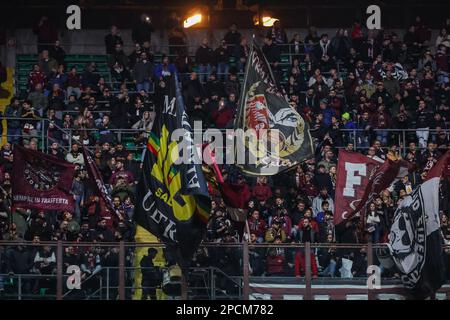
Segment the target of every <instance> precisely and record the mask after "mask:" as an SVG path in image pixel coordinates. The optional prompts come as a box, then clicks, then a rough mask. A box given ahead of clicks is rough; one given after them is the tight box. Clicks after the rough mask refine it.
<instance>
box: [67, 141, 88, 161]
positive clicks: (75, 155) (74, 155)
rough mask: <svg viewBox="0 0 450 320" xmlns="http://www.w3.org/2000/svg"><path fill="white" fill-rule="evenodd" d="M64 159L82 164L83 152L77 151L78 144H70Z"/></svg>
mask: <svg viewBox="0 0 450 320" xmlns="http://www.w3.org/2000/svg"><path fill="white" fill-rule="evenodd" d="M66 160H67V161H68V162H70V163H73V164H75V165H80V166H82V165H84V157H83V154H82V153H81V152H80V151H79V145H78V144H76V143H74V144H72V149H71V151H70V152H69V153H68V154H67V156H66Z"/></svg>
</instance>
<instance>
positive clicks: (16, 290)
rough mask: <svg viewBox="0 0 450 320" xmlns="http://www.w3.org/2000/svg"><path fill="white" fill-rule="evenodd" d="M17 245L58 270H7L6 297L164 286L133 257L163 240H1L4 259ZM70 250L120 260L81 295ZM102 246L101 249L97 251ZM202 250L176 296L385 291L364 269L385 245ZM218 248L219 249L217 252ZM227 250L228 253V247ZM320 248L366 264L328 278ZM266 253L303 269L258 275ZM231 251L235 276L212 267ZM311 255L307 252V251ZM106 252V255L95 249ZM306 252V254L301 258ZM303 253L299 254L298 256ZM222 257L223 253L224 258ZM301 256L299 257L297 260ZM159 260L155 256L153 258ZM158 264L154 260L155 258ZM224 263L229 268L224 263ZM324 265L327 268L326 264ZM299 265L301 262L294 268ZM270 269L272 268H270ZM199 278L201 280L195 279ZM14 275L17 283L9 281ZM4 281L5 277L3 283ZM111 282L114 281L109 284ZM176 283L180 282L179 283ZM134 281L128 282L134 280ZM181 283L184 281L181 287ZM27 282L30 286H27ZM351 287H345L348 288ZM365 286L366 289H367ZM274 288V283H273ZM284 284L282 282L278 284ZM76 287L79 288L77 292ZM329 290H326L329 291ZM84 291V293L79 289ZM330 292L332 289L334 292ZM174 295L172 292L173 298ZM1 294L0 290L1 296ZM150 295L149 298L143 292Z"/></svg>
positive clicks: (385, 281) (109, 294)
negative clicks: (149, 278)
mask: <svg viewBox="0 0 450 320" xmlns="http://www.w3.org/2000/svg"><path fill="white" fill-rule="evenodd" d="M18 247H25V248H29V249H30V250H32V249H34V250H35V251H33V252H39V250H40V248H43V247H47V248H50V249H47V252H53V254H55V256H56V263H55V266H54V268H55V269H56V272H55V273H51V274H44V275H42V274H20V275H19V274H16V275H15V274H11V273H3V274H0V284H3V288H4V289H5V291H7V292H6V293H5V292H4V293H3V298H5V299H6V298H10V299H11V298H15V299H58V300H62V299H65V298H67V299H80V298H83V299H116V298H119V299H120V300H124V299H131V298H132V297H133V296H134V297H135V298H139V297H138V296H136V294H137V292H138V291H140V290H142V289H143V288H144V289H149V288H151V289H155V290H156V289H158V290H162V289H163V287H162V284H161V283H159V284H148V283H143V282H138V281H137V280H138V279H136V277H137V273H138V272H141V271H142V270H145V269H146V267H140V266H136V261H138V260H137V259H135V258H136V257H137V256H136V254H137V250H139V249H144V250H145V249H148V248H155V249H157V250H161V249H163V250H165V249H166V247H165V245H164V244H162V243H132V242H126V243H125V242H119V243H117V242H111V243H105V242H92V243H91V242H65V241H64V242H63V241H57V242H40V243H36V242H34V243H33V242H24V241H2V242H0V249H1V250H2V252H4V255H5V257H6V259H8V257H9V254H10V253H11V252H13V251H14V250H15V249H16V248H18ZM69 247H70V248H72V249H73V250H78V253H79V254H80V255H81V254H82V253H84V254H86V253H88V254H89V253H91V252H101V250H103V251H104V252H109V251H108V250H112V249H113V248H114V250H115V252H116V253H117V258H118V259H117V261H116V260H115V261H116V262H115V266H112V265H105V266H103V265H102V266H101V269H99V271H98V272H97V273H96V276H92V277H88V278H87V279H85V280H84V281H83V282H82V283H81V289H80V290H88V289H86V288H84V287H85V286H88V285H87V284H86V283H87V282H88V281H90V280H93V279H95V281H94V282H92V283H90V285H89V289H90V290H89V291H88V292H87V293H86V292H85V293H84V294H77V293H76V292H75V294H74V291H73V290H68V289H65V283H66V281H67V278H68V277H69V276H70V274H65V273H64V269H65V265H66V264H67V263H66V262H65V260H64V259H65V258H64V252H67V251H66V249H68V248H69ZM97 248H98V251H97ZM200 249H202V250H205V252H207V253H208V254H209V255H210V257H211V260H210V263H211V264H210V265H205V266H199V267H192V268H190V269H189V271H188V272H183V273H182V276H181V279H178V280H173V281H174V282H172V280H171V279H170V278H168V279H170V281H167V282H166V283H169V282H170V283H171V284H177V285H180V290H181V294H179V293H176V294H174V295H173V296H172V298H174V299H179V298H180V297H182V298H183V299H244V300H247V299H255V298H256V297H257V296H258V295H259V294H260V293H261V291H260V289H258V288H263V287H264V283H267V282H268V281H269V282H271V283H274V282H277V281H284V282H286V281H288V283H289V285H287V286H286V288H289V287H293V286H295V287H296V288H297V289H298V290H299V292H300V293H301V295H302V296H303V299H305V300H310V299H314V296H315V294H321V292H324V289H323V288H324V286H325V287H326V286H329V287H330V288H332V287H333V286H336V285H338V286H340V289H342V290H344V291H345V290H347V291H349V292H350V291H352V290H353V289H351V288H352V287H354V286H355V285H357V286H359V287H360V289H359V291H361V292H362V293H363V294H366V295H367V298H368V299H376V298H377V295H378V294H379V293H380V292H381V291H377V288H372V287H370V286H368V285H367V280H368V277H369V276H370V275H371V273H370V272H369V271H368V269H367V270H366V267H365V266H367V267H368V266H372V265H379V262H377V263H375V257H376V256H378V253H376V252H377V251H378V250H380V249H386V245H385V244H372V243H365V244H338V243H309V242H306V243H289V244H288V243H285V244H274V243H270V244H269V243H265V244H257V243H251V244H250V243H248V242H242V243H202V244H201V245H200ZM443 249H444V250H445V251H448V250H450V246H449V245H444V246H443ZM217 250H218V251H217ZM224 250H225V251H224ZM320 250H335V251H336V252H341V254H340V255H341V256H342V257H344V258H346V259H347V258H348V259H351V256H352V254H356V253H361V254H362V255H363V257H364V260H363V261H365V266H364V265H363V266H362V267H363V270H362V271H359V273H357V274H355V278H353V279H352V278H348V277H347V278H340V279H337V278H332V277H329V276H323V275H321V276H320V277H317V265H318V264H319V263H318V262H317V259H318V258H317V257H318V255H319V252H320ZM258 251H259V252H262V253H263V256H264V257H269V256H271V255H273V254H275V255H279V254H282V255H284V256H285V257H286V259H288V257H289V256H290V257H294V256H295V258H294V259H295V260H296V261H295V262H294V263H295V264H296V265H297V263H299V264H301V266H300V267H299V270H300V272H301V274H300V273H297V270H296V271H295V272H296V274H295V275H289V274H280V273H276V274H275V273H273V271H271V274H268V275H258V274H255V272H256V271H255V270H256V269H255V268H256V264H255V263H256V262H255V260H254V259H253V258H252V257H253V253H255V252H258ZM227 252H228V253H232V254H233V256H234V257H235V259H237V260H234V261H231V260H230V261H229V263H230V264H233V263H236V262H237V265H238V268H239V270H237V274H234V275H230V274H228V273H227V272H226V271H225V270H222V269H221V268H218V267H216V266H214V264H215V263H216V261H215V260H214V257H216V256H220V255H223V254H225V255H226V254H227ZM308 252H309V253H310V254H305V253H308ZM96 254H103V253H96ZM302 254H303V258H302V257H301V256H302ZM299 257H300V258H299ZM222 258H223V257H222ZM132 259H134V261H135V265H134V266H131V265H130V262H129V260H132ZM297 259H299V260H298V261H297ZM155 261H156V260H155ZM284 264H285V265H286V266H287V265H288V264H289V262H288V260H287V261H286V262H285V263H284ZM155 266H156V262H155ZM225 267H226V266H225ZM322 267H325V266H322ZM159 268H160V269H161V270H162V271H167V270H168V269H167V268H168V267H167V266H164V265H162V266H159ZM267 268H269V263H268V265H267ZM296 269H297V266H296ZM268 270H269V269H268ZM196 277H197V278H196ZM11 279H12V280H13V281H11ZM40 279H44V280H45V281H44V280H42V281H44V282H43V285H42V286H40V285H36V281H37V283H38V284H39V281H40ZM5 280H6V281H5ZM111 281H113V282H111ZM177 281H178V282H177ZM30 282H32V284H34V287H35V288H36V289H38V291H39V289H41V288H47V290H48V294H47V293H46V292H44V293H42V290H41V293H40V294H37V295H36V294H30V293H29V289H27V291H26V292H24V290H25V288H29V287H30V284H31V283H30ZM131 282H132V283H134V284H130V283H131ZM183 282H184V283H185V284H186V285H183ZM25 284H26V285H25ZM381 285H382V286H383V285H386V286H387V287H392V286H397V287H398V288H397V289H398V290H397V291H398V292H400V293H401V294H406V293H405V292H404V291H403V290H402V289H401V282H400V280H399V278H391V277H388V278H385V277H383V276H382V278H381ZM346 286H347V289H346ZM364 286H366V287H365V289H364ZM269 287H270V285H269ZM278 287H279V288H283V286H278ZM75 291H76V290H75ZM325 291H326V290H325ZM440 292H442V293H443V294H445V295H447V297H450V288H449V286H444V287H443V288H442V289H441V291H440ZM78 293H80V292H78ZM330 294H331V293H330ZM170 295H171V294H169V296H170ZM1 298H2V296H1V294H0V299H1ZM145 298H146V296H145Z"/></svg>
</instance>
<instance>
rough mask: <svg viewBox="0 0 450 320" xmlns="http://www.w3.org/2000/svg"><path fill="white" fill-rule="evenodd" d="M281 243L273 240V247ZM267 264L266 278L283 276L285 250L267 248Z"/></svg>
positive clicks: (278, 240) (277, 239)
mask: <svg viewBox="0 0 450 320" xmlns="http://www.w3.org/2000/svg"><path fill="white" fill-rule="evenodd" d="M282 242H283V240H282V239H280V238H275V242H274V244H275V245H279V244H281V243H282ZM266 261H267V262H266V263H267V274H266V275H267V276H285V275H286V273H285V268H286V256H285V249H284V248H280V247H275V248H269V252H268V254H267V257H266Z"/></svg>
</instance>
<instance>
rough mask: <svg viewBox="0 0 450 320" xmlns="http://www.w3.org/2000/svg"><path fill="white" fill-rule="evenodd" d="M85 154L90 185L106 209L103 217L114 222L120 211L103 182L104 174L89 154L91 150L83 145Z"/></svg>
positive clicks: (109, 221) (110, 222)
mask: <svg viewBox="0 0 450 320" xmlns="http://www.w3.org/2000/svg"><path fill="white" fill-rule="evenodd" d="M83 156H84V162H85V164H86V170H87V172H88V176H89V182H90V185H91V187H92V189H93V191H94V194H95V195H97V196H98V197H99V198H100V203H101V205H102V206H103V207H104V209H105V211H104V212H103V211H102V214H101V215H102V218H105V219H106V220H107V223H108V224H112V222H113V221H112V219H113V217H114V216H116V215H118V214H119V213H118V212H116V210H115V209H114V205H113V202H112V199H111V196H110V195H109V193H108V190H107V188H106V186H105V183H104V182H103V178H102V175H101V173H100V171H99V169H98V167H97V165H96V163H95V161H94V159H92V157H91V155H90V154H89V150H87V148H86V147H85V146H83Z"/></svg>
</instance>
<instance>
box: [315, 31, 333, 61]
mask: <svg viewBox="0 0 450 320" xmlns="http://www.w3.org/2000/svg"><path fill="white" fill-rule="evenodd" d="M314 56H315V58H316V60H320V59H321V58H322V57H323V56H329V57H332V56H333V54H332V50H331V42H330V40H329V39H328V35H327V34H326V33H324V34H322V35H321V36H320V41H319V43H318V44H316V45H315V46H314Z"/></svg>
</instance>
